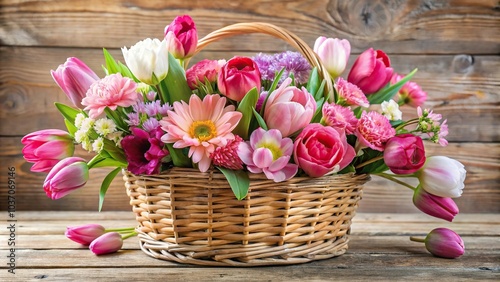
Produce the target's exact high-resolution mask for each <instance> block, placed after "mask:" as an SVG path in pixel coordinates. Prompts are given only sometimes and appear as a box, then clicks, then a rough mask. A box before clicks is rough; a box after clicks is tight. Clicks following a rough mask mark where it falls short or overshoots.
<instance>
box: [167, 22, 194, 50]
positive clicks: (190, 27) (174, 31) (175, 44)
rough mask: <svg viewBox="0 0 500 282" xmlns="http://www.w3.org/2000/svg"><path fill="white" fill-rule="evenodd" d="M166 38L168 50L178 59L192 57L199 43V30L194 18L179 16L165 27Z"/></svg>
mask: <svg viewBox="0 0 500 282" xmlns="http://www.w3.org/2000/svg"><path fill="white" fill-rule="evenodd" d="M165 40H166V41H167V48H168V51H169V52H170V53H171V54H172V55H173V56H174V57H175V58H177V59H184V58H188V57H191V56H192V55H193V54H194V52H195V51H196V46H197V44H198V32H197V31H196V25H195V24H194V21H193V19H192V18H191V17H190V16H188V15H184V16H178V17H176V18H175V19H174V20H173V21H172V23H170V24H169V25H167V26H166V27H165Z"/></svg>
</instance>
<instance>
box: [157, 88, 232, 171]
mask: <svg viewBox="0 0 500 282" xmlns="http://www.w3.org/2000/svg"><path fill="white" fill-rule="evenodd" d="M225 105H226V98H225V97H221V96H219V95H207V96H205V98H203V101H202V100H201V99H200V98H199V97H198V96H196V95H195V94H193V95H191V98H190V99H189V104H187V103H186V102H184V101H180V102H175V103H174V105H173V107H174V109H173V111H168V116H167V117H164V118H163V119H162V120H161V121H160V125H161V127H162V129H163V130H165V132H167V133H166V134H165V135H163V136H162V137H161V141H163V142H164V143H174V148H187V147H189V153H188V156H189V157H190V158H191V159H192V160H193V162H194V163H198V168H199V169H200V171H201V172H205V171H207V170H208V168H209V167H210V164H211V159H210V154H211V153H213V152H214V151H215V149H216V148H217V147H220V146H225V145H226V143H227V141H228V140H232V139H234V135H233V133H231V131H232V130H233V129H234V128H235V127H236V125H237V124H238V122H239V121H240V119H241V116H242V114H241V113H240V112H237V111H235V108H234V106H232V105H230V106H227V107H226V106H225Z"/></svg>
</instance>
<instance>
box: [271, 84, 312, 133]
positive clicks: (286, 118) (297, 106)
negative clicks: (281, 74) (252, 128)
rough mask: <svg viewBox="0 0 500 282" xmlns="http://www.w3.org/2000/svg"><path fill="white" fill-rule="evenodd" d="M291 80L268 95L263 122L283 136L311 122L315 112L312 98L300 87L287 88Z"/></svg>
mask: <svg viewBox="0 0 500 282" xmlns="http://www.w3.org/2000/svg"><path fill="white" fill-rule="evenodd" d="M291 83H292V79H291V78H289V77H288V78H286V79H285V81H283V83H282V84H281V85H280V87H278V89H276V90H274V91H273V92H272V93H271V94H269V98H268V99H267V102H266V105H265V110H264V120H265V121H266V124H267V126H268V127H269V128H272V129H278V130H279V131H280V132H281V134H282V135H283V136H290V135H292V134H293V133H295V132H297V131H299V130H301V129H302V128H304V127H305V126H306V125H308V124H309V123H310V122H311V119H312V117H313V115H314V112H315V111H316V101H315V100H314V97H313V96H312V95H311V94H310V93H309V92H307V90H306V89H305V88H304V87H302V89H299V88H297V87H295V86H289V85H290V84H291Z"/></svg>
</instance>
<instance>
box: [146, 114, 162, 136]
mask: <svg viewBox="0 0 500 282" xmlns="http://www.w3.org/2000/svg"><path fill="white" fill-rule="evenodd" d="M158 126H160V123H159V122H158V120H157V119H156V118H154V117H150V118H149V119H147V120H146V121H145V122H144V123H143V124H142V128H144V130H146V131H147V132H150V131H152V130H154V129H156V128H158Z"/></svg>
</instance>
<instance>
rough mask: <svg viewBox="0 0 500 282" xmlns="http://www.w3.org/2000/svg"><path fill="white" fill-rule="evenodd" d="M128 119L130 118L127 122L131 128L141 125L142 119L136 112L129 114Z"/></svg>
mask: <svg viewBox="0 0 500 282" xmlns="http://www.w3.org/2000/svg"><path fill="white" fill-rule="evenodd" d="M127 117H128V120H126V121H125V122H126V123H127V124H128V125H130V126H131V127H132V126H139V125H140V124H141V119H140V117H139V114H138V113H134V112H132V113H128V114H127Z"/></svg>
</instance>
